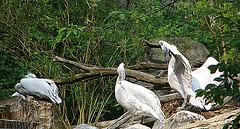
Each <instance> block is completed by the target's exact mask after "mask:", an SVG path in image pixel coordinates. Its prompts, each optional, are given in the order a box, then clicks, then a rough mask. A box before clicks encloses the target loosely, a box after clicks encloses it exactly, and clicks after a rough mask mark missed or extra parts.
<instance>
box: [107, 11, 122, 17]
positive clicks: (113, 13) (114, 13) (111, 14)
mask: <svg viewBox="0 0 240 129" xmlns="http://www.w3.org/2000/svg"><path fill="white" fill-rule="evenodd" d="M118 13H121V12H120V11H112V12H110V13H109V14H108V15H109V16H113V15H116V14H118Z"/></svg>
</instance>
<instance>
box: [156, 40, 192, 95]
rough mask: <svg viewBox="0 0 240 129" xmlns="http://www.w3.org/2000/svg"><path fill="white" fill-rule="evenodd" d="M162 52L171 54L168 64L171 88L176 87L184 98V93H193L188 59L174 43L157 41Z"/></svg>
mask: <svg viewBox="0 0 240 129" xmlns="http://www.w3.org/2000/svg"><path fill="white" fill-rule="evenodd" d="M159 43H160V45H161V48H162V50H163V52H164V53H165V54H166V55H169V54H170V55H171V56H172V57H171V59H170V61H169V65H168V80H169V84H170V86H171V87H172V88H173V89H176V90H177V91H178V92H179V93H180V94H181V95H182V96H183V97H184V98H186V95H193V94H194V93H193V91H192V90H191V81H192V75H191V74H192V70H191V66H190V63H189V61H188V60H187V59H186V57H184V56H183V55H182V54H181V53H180V52H179V51H178V50H177V47H176V46H174V45H170V44H168V43H167V42H165V41H159Z"/></svg>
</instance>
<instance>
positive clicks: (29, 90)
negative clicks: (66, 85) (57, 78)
mask: <svg viewBox="0 0 240 129" xmlns="http://www.w3.org/2000/svg"><path fill="white" fill-rule="evenodd" d="M15 89H16V90H17V91H18V92H19V93H20V94H22V95H25V96H26V95H33V96H37V97H39V98H43V99H50V100H51V101H52V102H54V103H57V104H59V103H61V102H62V100H61V98H60V97H59V96H58V87H57V86H56V84H55V83H54V81H52V80H49V79H38V78H37V77H36V75H34V74H31V73H30V74H28V75H27V76H26V77H25V78H23V79H21V82H20V83H18V84H17V85H16V87H15Z"/></svg>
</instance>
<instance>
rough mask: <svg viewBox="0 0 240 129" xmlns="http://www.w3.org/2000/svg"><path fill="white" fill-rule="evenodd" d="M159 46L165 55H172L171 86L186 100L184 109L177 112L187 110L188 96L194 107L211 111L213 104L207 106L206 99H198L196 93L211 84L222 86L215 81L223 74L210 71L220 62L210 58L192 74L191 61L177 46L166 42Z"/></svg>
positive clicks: (170, 67)
mask: <svg viewBox="0 0 240 129" xmlns="http://www.w3.org/2000/svg"><path fill="white" fill-rule="evenodd" d="M159 44H160V45H161V48H162V50H163V52H164V53H165V55H169V54H170V55H171V59H170V61H169V64H168V82H169V85H170V86H171V87H172V88H173V89H175V90H177V91H178V92H179V93H180V94H181V95H182V97H183V99H184V102H183V104H182V107H180V108H178V109H177V110H179V109H184V108H185V106H186V102H187V95H190V96H191V97H190V99H189V102H190V103H191V104H192V105H194V106H196V107H199V108H202V109H206V110H210V109H211V104H207V103H206V100H205V99H204V97H196V93H195V91H196V90H198V89H203V90H204V89H205V87H206V86H207V85H208V84H209V83H214V84H217V85H219V84H220V83H219V82H216V81H214V78H216V77H220V75H221V74H222V73H221V72H219V71H218V70H217V71H216V72H215V73H214V74H211V73H210V70H209V69H208V66H210V65H216V64H218V61H216V60H215V59H214V58H212V57H209V58H208V59H207V60H206V62H205V63H204V64H203V65H202V66H201V67H200V68H198V69H197V70H195V71H193V72H192V69H191V66H190V63H189V61H188V60H187V59H186V57H184V56H183V55H182V54H181V53H180V52H179V51H178V50H177V47H176V46H174V45H170V44H168V43H167V42H165V41H159Z"/></svg>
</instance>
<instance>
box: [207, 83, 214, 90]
mask: <svg viewBox="0 0 240 129" xmlns="http://www.w3.org/2000/svg"><path fill="white" fill-rule="evenodd" d="M215 86H216V85H215V84H208V85H207V86H206V88H205V90H208V89H212V88H214V87H215Z"/></svg>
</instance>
